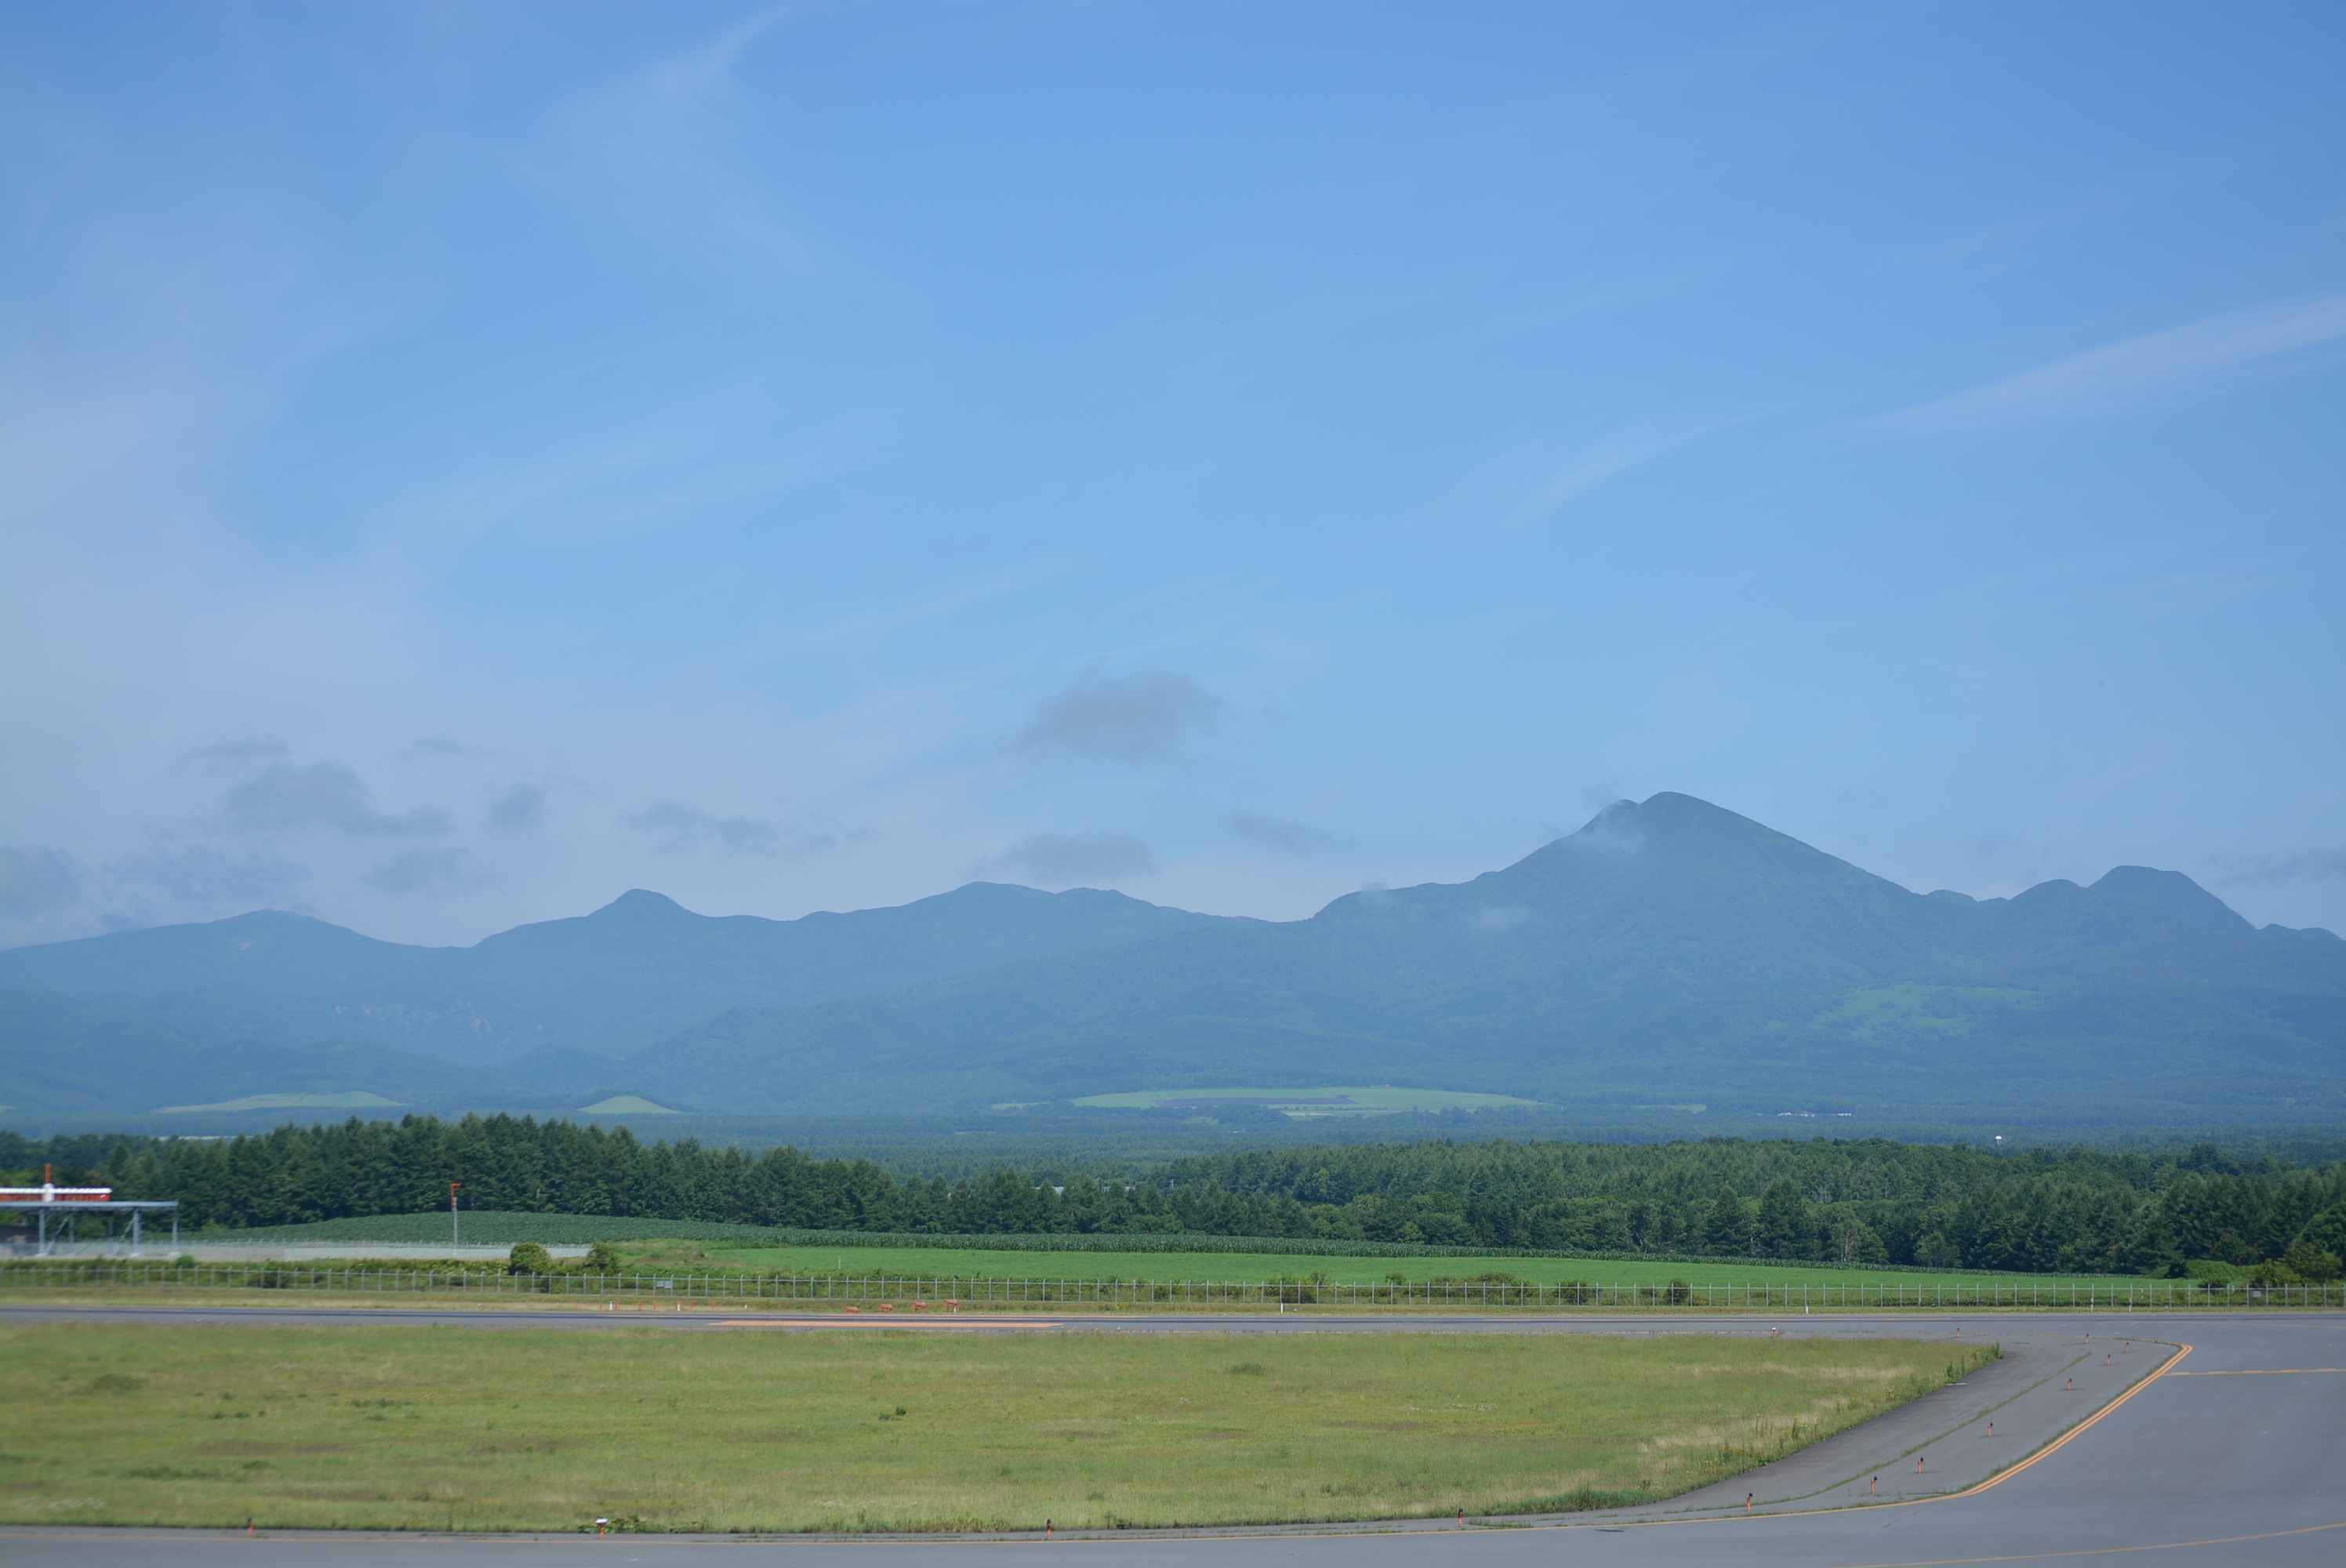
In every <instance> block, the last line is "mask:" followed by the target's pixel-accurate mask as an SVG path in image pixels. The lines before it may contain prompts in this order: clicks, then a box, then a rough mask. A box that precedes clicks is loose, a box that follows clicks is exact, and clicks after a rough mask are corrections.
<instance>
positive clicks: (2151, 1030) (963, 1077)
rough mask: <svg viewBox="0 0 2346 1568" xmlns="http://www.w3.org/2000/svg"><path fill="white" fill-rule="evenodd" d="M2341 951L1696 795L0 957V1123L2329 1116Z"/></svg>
mask: <svg viewBox="0 0 2346 1568" xmlns="http://www.w3.org/2000/svg"><path fill="white" fill-rule="evenodd" d="M2341 1069H2346V942H2341V941H2340V940H2339V939H2338V938H2337V937H2335V936H2334V935H2332V934H2331V933H2330V932H2321V931H2308V932H2299V931H2289V930H2285V929H2283V928H2281V927H2278V926H2267V927H2265V928H2264V929H2262V930H2258V929H2255V928H2254V927H2252V926H2251V925H2250V924H2249V922H2248V921H2245V920H2243V919H2241V918H2240V917H2239V915H2238V914H2236V913H2235V912H2233V911H2232V910H2230V909H2229V907H2227V906H2226V905H2225V904H2224V903H2223V902H2222V901H2220V900H2219V899H2218V898H2217V897H2215V896H2214V895H2213V894H2211V893H2209V892H2208V891H2206V890H2204V889H2202V888H2200V887H2199V886H2198V884H2196V883H2195V882H2193V881H2191V880H2190V879H2189V878H2188V877H2185V876H2183V875H2182V874H2180V873H2178V872H2175V871H2154V870H2151V869H2148V868H2145V867H2137V866H2122V867H2119V868H2117V870H2115V871H2111V872H2109V873H2108V874H2107V875H2106V876H2105V877H2103V878H2102V879H2101V880H2100V881H2096V882H2095V883H2094V884H2093V885H2092V886H2091V887H2081V886H2078V885H2077V884H2076V883H2074V882H2068V881H2051V882H2045V883H2042V884H2040V885H2038V886H2036V887H2034V888H2031V889H2029V890H2028V891H2025V892H2024V893H2021V894H2019V895H2017V896H2015V897H2014V898H2011V899H2008V900H2004V899H1991V900H1985V901H1974V900H1973V899H1971V898H1968V897H1965V896H1964V895H1963V894H1960V893H1954V892H1946V891H1941V892H1933V893H1930V894H1916V893H1913V892H1911V891H1907V890H1906V889H1904V888H1902V887H1900V886H1899V885H1897V884H1896V883H1893V882H1890V881H1885V880H1883V879H1882V878H1880V877H1876V876H1873V875H1872V874H1871V873H1869V872H1867V871H1862V870H1860V869H1859V868H1857V867H1855V866H1853V865H1851V864H1850V863H1848V862H1847V861H1844V860H1838V859H1836V858H1834V857H1832V856H1831V855H1827V854H1825V853H1823V852H1821V851H1820V850H1815V849H1812V848H1811V847H1810V846H1808V845H1805V844H1802V843H1800V842H1799V841H1798V840H1793V839H1790V838H1788V837H1786V836H1785V835H1783V834H1780V833H1777V832H1774V831H1772V830H1769V829H1767V828H1765V827H1763V826H1761V825H1760V824H1759V823H1757V822H1753V821H1750V820H1748V819H1746V818H1743V817H1739V816H1738V815H1736V814H1734V813H1733V812H1730V811H1727V810H1724V809H1720V808H1719V807H1716V806H1712V805H1709V804H1707V803H1706V802H1703V801H1700V800H1697V799H1693V798H1691V797H1688V796H1685V795H1677V794H1667V793H1666V794H1660V795H1657V796H1654V797H1653V798H1652V799H1648V800H1646V801H1644V802H1642V803H1636V802H1630V801H1626V800H1625V801H1620V802H1617V803H1616V804H1615V805H1613V806H1611V807H1608V808H1607V809H1605V810H1604V811H1602V812H1599V813H1598V814H1597V815H1596V818H1594V819H1593V820H1591V821H1590V822H1589V823H1588V824H1587V825H1586V827H1584V828H1582V829H1581V830H1579V831H1578V832H1576V833H1574V834H1571V835H1568V836H1566V837H1565V838H1561V839H1558V840H1556V841H1554V842H1552V843H1550V844H1548V845H1546V846H1545V847H1544V848H1542V849H1540V850H1535V852H1533V853H1532V854H1530V855H1528V856H1526V857H1525V858H1524V859H1523V860H1519V861H1517V862H1516V863H1515V864H1514V865H1511V866H1508V867H1506V868H1505V869H1504V870H1500V871H1491V872H1487V873H1485V874H1484V875H1482V876H1479V877H1476V878H1475V879H1474V880H1473V881H1468V882H1464V883H1457V884H1440V883H1433V884H1427V885H1425V886H1422V887H1414V888H1405V889H1394V890H1390V891H1363V892H1359V893H1353V894H1349V895H1347V896H1345V897H1343V898H1340V899H1337V900H1336V901H1333V902H1332V903H1331V904H1329V905H1328V906H1327V907H1326V908H1324V909H1322V910H1321V911H1320V912H1319V913H1317V914H1315V915H1313V916H1311V918H1310V919H1307V920H1301V921H1283V922H1282V921H1256V920H1248V919H1240V918H1231V917H1223V916H1211V915H1200V914H1194V913H1189V912H1187V911H1180V910H1173V909H1166V908H1161V907H1158V906H1156V905H1153V904H1148V903H1145V902H1142V901H1138V900H1136V899H1132V898H1128V897H1126V896H1124V895H1123V894H1120V893H1115V892H1106V891H1096V890H1076V891H1068V892H1062V893H1056V894H1053V893H1045V892H1039V891H1035V890H1033V889H1028V888H1022V887H1012V886H1005V885H1001V884H994V883H984V882H978V883H972V884H970V885H968V886H966V887H963V888H960V889H958V890H956V891H953V892H949V893H944V894H941V895H939V896H937V897H935V898H930V899H923V900H921V901H918V902H915V903H911V904H907V905H904V906H903V907H901V908H895V909H880V910H866V911H859V912H855V913H852V914H831V913H821V914H812V915H809V916H806V917H805V918H803V919H801V920H795V921H770V920H761V919H758V918H755V917H750V916H739V915H737V916H728V917H721V918H711V917H707V916H701V915H697V914H693V913H691V912H689V911H686V910H684V909H682V908H680V907H679V906H678V905H677V904H675V903H674V902H672V901H669V900H668V899H666V898H663V897H661V896H659V895H658V894H657V893H651V892H645V891H634V892H630V893H627V894H626V895H625V896H623V897H621V898H619V899H618V900H617V901H615V902H613V903H611V904H609V905H607V906H606V907H605V908H603V909H601V910H598V911H595V912H594V913H593V914H590V915H586V916H583V917H579V918H576V919H570V920H558V921H546V922H544V923H540V924H533V925H526V926H521V927H518V928H516V929H515V930H513V931H509V932H503V933H501V934H499V935H496V936H493V937H490V938H487V939H486V940H484V941H483V942H479V943H476V944H475V945H474V946H472V947H466V948H424V947H413V946H406V945H402V944H399V943H393V942H376V941H373V940H372V939H370V938H367V937H364V936H361V935H359V934H357V933H356V932H350V931H346V930H343V929H342V928H340V927H337V926H333V925H330V924H327V923H325V922H324V921H317V920H313V919H311V918H308V917H306V916H302V915H297V914H290V913H284V912H280V911H262V912H257V913H253V914H247V915H240V916H238V917H236V918H234V919H231V920H224V921H212V922H209V923H206V924H200V925H183V926H168V927H158V928H155V929H152V930H147V931H138V932H121V933H117V934H111V935H107V936H99V937H91V938H87V939H85V940H82V941H78V942H56V943H50V944H46V945H42V946H36V947H25V948H16V949H12V950H8V951H6V952H0V1072H5V1078H0V1102H5V1103H6V1105H7V1107H8V1109H9V1112H10V1114H11V1115H23V1114H26V1113H35V1114H38V1115H94V1114H99V1113H105V1112H120V1113H123V1114H126V1115H127V1114H130V1113H133V1112H138V1113H151V1112H155V1111H158V1110H162V1109H164V1108H166V1107H171V1106H179V1105H222V1104H223V1103H229V1104H235V1103H240V1102H249V1101H255V1100H258V1101H261V1102H266V1103H273V1104H286V1105H294V1104H316V1103H320V1102H329V1103H339V1104H341V1105H349V1106H352V1107H354V1108H355V1107H360V1106H364V1105H377V1106H391V1105H405V1106H413V1107H418V1108H430V1109H453V1108H461V1107H477V1108H491V1107H499V1106H504V1107H526V1108H531V1109H537V1110H567V1109H570V1108H575V1107H577V1106H579V1105H583V1104H585V1103H586V1101H587V1100H589V1099H599V1098H601V1097H603V1096H606V1095H621V1094H627V1095H642V1096H647V1097H649V1098H651V1099H653V1100H656V1101H658V1102H659V1103H661V1104H664V1105H678V1106H685V1107H701V1108H715V1107H722V1108H724V1109H726V1110H728V1111H733V1112H758V1113H770V1114H773V1115H791V1116H886V1115H905V1114H913V1113H922V1114H945V1113H960V1112H963V1111H966V1110H970V1109H973V1108H982V1107H984V1106H988V1105H1003V1104H1035V1105H1051V1104H1055V1103H1059V1102H1065V1101H1068V1100H1072V1099H1075V1098H1077V1097H1081V1096H1086V1095H1101V1094H1109V1093H1121V1092H1127V1091H1137V1090H1165V1091H1168V1093H1178V1091H1180V1090H1182V1089H1185V1088H1195V1087H1201V1086H1208V1085H1227V1084H1262V1085H1270V1086H1276V1087H1300V1086H1305V1085H1313V1084H1368V1083H1390V1084H1408V1085H1411V1086H1414V1087H1420V1088H1441V1089H1448V1090H1467V1091H1479V1092H1484V1093H1493V1094H1504V1095H1518V1096H1521V1097H1524V1098H1526V1099H1531V1100H1535V1101H1540V1102H1543V1103H1545V1104H1547V1105H1553V1106H1559V1107H1572V1108H1574V1109H1575V1110H1576V1112H1577V1113H1580V1119H1582V1120H1584V1121H1586V1120H1591V1119H1602V1118H1601V1115H1600V1113H1605V1114H1609V1113H1619V1114H1627V1112H1629V1111H1633V1110H1644V1111H1658V1110H1661V1109H1663V1108H1665V1107H1672V1106H1678V1107H1685V1106H1688V1105H1705V1106H1709V1107H1717V1108H1721V1109H1724V1108H1728V1107H1733V1108H1736V1109H1737V1110H1738V1111H1739V1112H1741V1113H1749V1112H1791V1113H1801V1114H1822V1115H1835V1114H1841V1115H1852V1116H1858V1115H1862V1116H1866V1117H1869V1118H1881V1117H1885V1116H1890V1117H1895V1118H1896V1119H1899V1120H1902V1121H1903V1122H1905V1123H1908V1124H1913V1123H1915V1122H1917V1121H1926V1120H1928V1119H1929V1117H1930V1115H1932V1114H1933V1110H1934V1109H1944V1108H1947V1107H1952V1106H1954V1105H1962V1106H1964V1107H1966V1108H1968V1109H1969V1110H1971V1111H1973V1112H1974V1113H1984V1112H1990V1111H1994V1110H1996V1109H1997V1108H1999V1107H2001V1108H2003V1109H2004V1110H2006V1111H2009V1112H2010V1113H2011V1114H2013V1115H2035V1116H2041V1115H2046V1114H2055V1115H2059V1116H2060V1117H2061V1118H2062V1119H2065V1120H2066V1121H2069V1122H2071V1123H2091V1122H2109V1123H2113V1124H2119V1123H2123V1124H2130V1125H2159V1124H2166V1123H2169V1122H2174V1121H2178V1120H2187V1119H2188V1120H2190V1121H2193V1122H2194V1123H2195V1124H2196V1123H2200V1122H2205V1121H2207V1120H2208V1119H2209V1118H2210V1117H2219V1118H2220V1117H2225V1116H2229V1117H2235V1118H2251V1119H2260V1120H2264V1121H2268V1122H2274V1123H2281V1122H2287V1123H2297V1124H2308V1123H2331V1122H2335V1121H2337V1120H2338V1119H2340V1118H2341V1115H2346V1071H2341Z"/></svg>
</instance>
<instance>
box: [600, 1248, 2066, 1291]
mask: <svg viewBox="0 0 2346 1568" xmlns="http://www.w3.org/2000/svg"><path fill="white" fill-rule="evenodd" d="M618 1251H619V1254H620V1256H621V1257H624V1258H627V1259H628V1260H629V1261H628V1263H627V1267H628V1268H635V1267H637V1263H638V1262H642V1263H644V1264H646V1266H651V1265H652V1264H654V1263H658V1265H661V1266H666V1265H674V1266H675V1267H678V1268H688V1267H695V1266H698V1267H701V1268H747V1269H754V1270H759V1271H761V1272H770V1273H778V1274H789V1273H807V1274H818V1273H821V1274H829V1273H834V1272H840V1271H845V1272H848V1273H852V1274H884V1275H890V1276H895V1275H904V1276H910V1277H913V1278H928V1277H936V1278H972V1277H974V1278H988V1279H997V1278H1007V1279H1019V1278H1033V1279H1170V1280H1178V1279H1199V1280H1257V1279H1280V1278H1290V1279H1295V1278H1304V1279H1308V1278H1311V1276H1312V1275H1313V1274H1315V1273H1321V1274H1325V1275H1326V1276H1327V1277H1328V1278H1329V1279H1330V1280H1331V1282H1333V1283H1335V1284H1339V1285H1369V1284H1374V1283H1377V1282H1379V1281H1382V1280H1383V1279H1385V1278H1388V1277H1389V1276H1391V1275H1394V1274H1399V1275H1401V1276H1402V1277H1403V1278H1406V1279H1409V1280H1412V1281H1417V1280H1425V1279H1435V1278H1453V1279H1456V1278H1473V1277H1474V1276H1476V1275H1479V1274H1482V1273H1484V1272H1486V1271H1497V1272H1501V1273H1505V1274H1512V1275H1514V1276H1515V1278H1518V1279H1524V1280H1528V1281H1531V1282H1533V1283H1535V1284H1540V1285H1554V1284H1556V1283H1557V1282H1558V1281H1560V1280H1566V1279H1577V1280H1582V1281H1584V1282H1586V1283H1589V1284H1596V1285H1659V1284H1667V1283H1668V1281H1670V1280H1672V1279H1683V1280H1685V1281H1686V1282H1687V1283H1688V1284H1690V1285H1704V1284H1715V1285H1729V1284H1733V1285H1743V1284H1754V1285H1756V1284H1769V1283H1774V1284H1778V1285H1787V1284H1789V1285H1793V1286H1800V1285H1836V1284H1849V1285H1870V1286H1871V1285H1884V1284H1888V1285H1908V1286H1913V1285H1923V1286H1931V1285H1938V1284H1945V1285H1949V1286H1953V1285H1956V1284H1962V1285H1964V1286H1967V1287H1968V1286H1971V1285H1976V1284H1982V1283H1987V1282H1992V1281H1995V1280H2004V1281H2006V1282H2009V1281H2012V1280H2022V1281H2029V1282H2038V1283H2044V1284H2047V1285H2049V1284H2053V1283H2055V1276H2052V1275H2040V1274H1986V1273H1962V1274H1956V1273H1947V1274H1927V1273H1922V1272H1918V1271H1912V1270H1901V1271H1899V1272H1897V1273H1885V1272H1883V1271H1882V1270H1880V1269H1865V1268H1816V1267H1813V1266H1804V1267H1800V1268H1782V1267H1778V1268H1770V1267H1769V1266H1768V1265H1767V1264H1766V1263H1689V1262H1684V1261H1680V1262H1669V1261H1663V1262H1644V1261H1639V1262H1616V1261H1614V1260H1611V1259H1607V1258H1592V1257H1580V1258H1575V1257H1321V1256H1318V1255H1316V1254H1304V1253H1256V1252H1241V1253H1229V1252H1220V1253H1217V1252H1072V1253H1071V1252H993V1251H984V1252H979V1251H956V1250H954V1249H952V1248H949V1247H933V1248H932V1247H726V1246H722V1245H711V1244H708V1243H702V1242H689V1241H687V1242H674V1243H669V1242H654V1243H633V1244H627V1245H622V1246H621V1247H619V1249H618ZM2058 1279H2059V1282H2060V1283H2063V1284H2066V1283H2068V1277H2067V1276H2066V1275H2065V1276H2060V1277H2058ZM2078 1280H2079V1282H2080V1283H2082V1282H2083V1280H2084V1277H2083V1276H2079V1277H2078ZM2096 1281H2097V1282H2098V1283H2099V1284H2102V1285H2104V1286H2106V1285H2108V1284H2109V1280H2108V1278H2107V1277H2106V1276H2097V1277H2096Z"/></svg>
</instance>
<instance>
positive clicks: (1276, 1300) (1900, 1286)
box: [0, 1260, 2346, 1312]
mask: <svg viewBox="0 0 2346 1568" xmlns="http://www.w3.org/2000/svg"><path fill="white" fill-rule="evenodd" d="M89 1289H97V1290H117V1289H119V1290H126V1291H147V1290H154V1291H173V1290H301V1291H324V1292H331V1293H342V1294H352V1295H377V1296H380V1295H418V1296H439V1297H452V1298H517V1297H534V1296H542V1297H561V1298H572V1299H576V1300H580V1301H585V1300H586V1299H588V1298H601V1299H603V1300H604V1301H607V1302H609V1303H611V1304H613V1305H615V1306H616V1304H617V1302H618V1301H619V1300H621V1299H623V1298H624V1299H626V1300H627V1302H628V1303H629V1304H630V1305H631V1306H644V1305H648V1304H650V1303H652V1302H663V1303H665V1302H685V1301H693V1302H708V1303H719V1302H723V1303H734V1302H739V1303H744V1304H749V1305H755V1304H758V1303H767V1304H771V1305H783V1304H787V1305H791V1306H800V1307H840V1308H844V1307H849V1306H853V1307H855V1308H859V1309H862V1308H867V1307H869V1308H873V1309H876V1310H878V1311H882V1312H891V1311H899V1310H915V1311H955V1310H960V1309H963V1308H1002V1307H1055V1306H1070V1307H1072V1306H1086V1307H1120V1306H1134V1307H1148V1306H1170V1307H1332V1308H1346V1309H1351V1308H1362V1309H1365V1308H1381V1307H1404V1308H1405V1307H1434V1308H1462V1309H1469V1310H1476V1311H1481V1310H1494V1309H1500V1308H1566V1307H1611V1308H1658V1307H1685V1308H1698V1309H1704V1310H1720V1309H1745V1308H1769V1309H1776V1308H1785V1309H1790V1308H1810V1309H1817V1310H1828V1311H1830V1310H1840V1309H1844V1308H1847V1309H1851V1310H1857V1309H1862V1310H1867V1311H1872V1310H1883V1309H1893V1308H1925V1309H1935V1308H1954V1307H1964V1308H2072V1307H2074V1308H2090V1309H2104V1310H2117V1309H2124V1310H2137V1309H2144V1308H2210V1307H2290V1308H2314V1307H2346V1283H2332V1284H2328V1285H2264V1286H2254V1285H2249V1284H2245V1283H2240V1282H2233V1283H2230V1284H2219V1283H2214V1282H2201V1281H2198V1280H2189V1279H2112V1280H2106V1281H2087V1282H2083V1283H2080V1282H2076V1281H2067V1280H2063V1281H2046V1282H2044V1283H2037V1282H2034V1281H2027V1280H2020V1281H2014V1280H1999V1281H1994V1282H1988V1281H1981V1282H1976V1283H1974V1282H1961V1283H1935V1282H1923V1281H1917V1282H1911V1283H1901V1282H1891V1283H1883V1284H1802V1285H1786V1284H1778V1283H1752V1284H1717V1283H1707V1284H1689V1283H1686V1282H1683V1281H1678V1280H1671V1281H1668V1282H1664V1283H1652V1282H1647V1283H1641V1284H1614V1285H1607V1284H1597V1283H1591V1282H1583V1281H1578V1280H1566V1281H1564V1282H1562V1283H1559V1284H1555V1285H1535V1284H1521V1283H1515V1284H1497V1283H1485V1282H1482V1281H1475V1280H1420V1281H1414V1282H1410V1283H1401V1282H1385V1283H1380V1284H1362V1285H1349V1284H1336V1283H1331V1282H1329V1281H1325V1280H1282V1279H1264V1280H1197V1279H1183V1280H1156V1279H1113V1278H1062V1279H1049V1278H1040V1279H1038V1278H984V1277H979V1276H911V1275H890V1274H871V1275H846V1274H831V1275H784V1274H739V1273H712V1274H685V1273H658V1274H599V1273H586V1272H571V1271H563V1272H556V1273H544V1274H513V1273H502V1272H490V1271H487V1270H478V1269H474V1270H465V1269H444V1270H429V1269H400V1268H321V1267H317V1266H313V1265H302V1264H269V1263H255V1264H192V1265H186V1264H182V1265H174V1264H164V1263H116V1262H98V1261H89V1262H57V1261H46V1260H45V1261H41V1262H34V1263H14V1264H0V1294H5V1293H9V1292H15V1291H26V1290H89Z"/></svg>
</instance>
